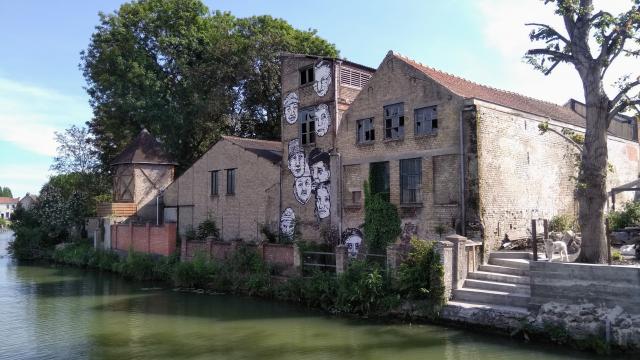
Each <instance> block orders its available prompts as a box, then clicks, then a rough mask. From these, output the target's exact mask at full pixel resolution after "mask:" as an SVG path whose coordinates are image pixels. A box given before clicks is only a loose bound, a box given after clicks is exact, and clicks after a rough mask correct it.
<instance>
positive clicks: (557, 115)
mask: <svg viewBox="0 0 640 360" xmlns="http://www.w3.org/2000/svg"><path fill="white" fill-rule="evenodd" d="M392 54H393V56H395V57H396V58H397V59H400V60H402V61H404V62H405V63H407V64H409V65H410V66H412V67H414V68H416V69H417V70H419V71H420V72H422V73H423V74H425V75H426V76H428V77H429V78H431V79H433V80H434V81H435V82H437V83H438V84H440V85H442V86H444V87H445V88H447V89H449V90H450V91H451V92H453V93H454V94H456V95H459V96H462V97H464V98H475V99H479V100H483V101H487V102H490V103H493V104H496V105H501V106H505V107H508V108H511V109H515V110H520V111H524V112H527V113H531V114H535V115H539V116H544V117H548V118H551V119H554V120H557V121H561V122H565V123H567V124H571V125H574V126H579V127H582V128H585V125H586V123H585V119H584V118H583V117H582V116H580V115H579V114H577V113H576V112H574V111H573V110H571V109H570V108H567V107H564V106H560V105H557V104H554V103H551V102H547V101H542V100H538V99H534V98H531V97H528V96H524V95H520V94H517V93H514V92H510V91H505V90H499V89H495V88H492V87H489V86H485V85H481V84H478V83H475V82H472V81H469V80H467V79H463V78H461V77H458V76H455V75H451V74H448V73H446V72H442V71H440V70H436V69H434V68H430V67H428V66H425V65H422V64H420V63H418V62H416V61H414V60H411V59H409V58H407V57H405V56H402V55H400V54H398V53H395V52H392Z"/></svg>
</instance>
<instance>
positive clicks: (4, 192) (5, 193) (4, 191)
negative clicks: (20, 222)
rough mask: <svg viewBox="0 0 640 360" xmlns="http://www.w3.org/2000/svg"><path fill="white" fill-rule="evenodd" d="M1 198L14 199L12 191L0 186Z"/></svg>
mask: <svg viewBox="0 0 640 360" xmlns="http://www.w3.org/2000/svg"><path fill="white" fill-rule="evenodd" d="M0 196H2V197H10V198H12V197H13V193H12V192H11V189H9V188H8V187H7V186H5V187H2V186H0Z"/></svg>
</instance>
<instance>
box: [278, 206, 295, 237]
mask: <svg viewBox="0 0 640 360" xmlns="http://www.w3.org/2000/svg"><path fill="white" fill-rule="evenodd" d="M295 225H296V214H295V213H294V212H293V209H291V208H286V209H284V211H283V212H282V215H281V216H280V231H281V232H282V235H284V236H289V237H291V236H293V232H294V230H295Z"/></svg>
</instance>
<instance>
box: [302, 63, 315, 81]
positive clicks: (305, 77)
mask: <svg viewBox="0 0 640 360" xmlns="http://www.w3.org/2000/svg"><path fill="white" fill-rule="evenodd" d="M313 80H314V78H313V66H309V67H306V68H304V69H300V85H304V84H308V83H310V82H313Z"/></svg>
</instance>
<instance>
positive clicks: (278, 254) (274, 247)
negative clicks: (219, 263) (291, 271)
mask: <svg viewBox="0 0 640 360" xmlns="http://www.w3.org/2000/svg"><path fill="white" fill-rule="evenodd" d="M241 244H242V243H241V242H224V241H187V242H186V246H185V247H183V251H184V252H185V253H184V260H186V261H191V260H193V258H194V257H196V255H198V254H203V255H204V256H205V257H207V258H209V259H214V260H224V259H227V258H228V257H229V256H230V255H231V254H232V253H233V252H234V251H235V249H236V248H237V247H238V246H240V245H241ZM244 245H245V246H249V247H252V248H254V249H256V251H258V253H259V254H261V256H262V258H263V259H264V260H265V261H266V262H267V263H269V264H271V265H278V266H284V267H292V266H294V259H293V257H294V251H293V245H287V244H269V243H261V244H259V245H255V244H244Z"/></svg>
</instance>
